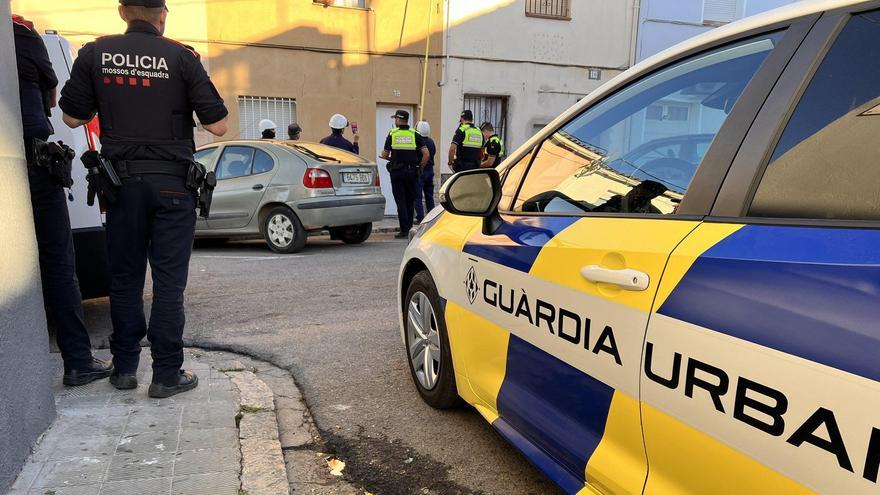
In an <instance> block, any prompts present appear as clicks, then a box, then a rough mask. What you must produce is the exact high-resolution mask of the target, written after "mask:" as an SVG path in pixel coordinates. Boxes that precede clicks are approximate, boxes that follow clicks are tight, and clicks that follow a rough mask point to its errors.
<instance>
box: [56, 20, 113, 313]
mask: <svg viewBox="0 0 880 495" xmlns="http://www.w3.org/2000/svg"><path fill="white" fill-rule="evenodd" d="M43 42H45V43H46V49H47V50H48V51H49V59H50V60H51V61H52V68H53V69H55V75H56V76H57V77H58V89H59V91H60V90H61V88H63V87H64V84H65V83H66V82H67V80H68V79H70V69H71V67H72V66H73V59H74V54H73V51H72V50H71V48H70V43H69V42H68V41H67V40H66V39H64V38H63V37H61V36H59V35H58V34H57V33H55V32H54V31H46V34H44V35H43ZM51 121H52V127H53V128H54V129H55V133H54V134H52V136H51V137H50V138H49V141H63V142H64V144H66V145H68V146H70V147H71V148H73V150H74V151H75V152H76V158H75V159H74V162H73V174H72V175H73V187H72V188H71V190H70V194H71V196H72V197H73V201H70V202H69V203H68V204H67V208H68V210H69V211H70V227H71V228H72V229H73V243H74V246H75V249H76V274H77V277H79V286H80V291H81V292H82V297H83V299H92V298H96V297H104V296H106V295H108V294H109V293H110V268H109V264H108V261H107V243H106V235H105V231H104V215H103V213H102V212H101V211H100V209H99V208H98V202H97V201H96V202H95V205H94V206H89V205H87V204H86V188H87V186H88V184H87V183H86V169H85V167H84V166H83V164H82V162H81V161H80V159H79V157H80V156H82V154H83V152H85V151H86V150H89V149H100V146H101V144H100V142H99V141H98V136H99V129H98V120H97V119H95V120H93V121H92V122H90V123H89V124H88V125H87V126H85V127H78V128H76V129H71V128H69V127H67V125H65V124H64V122H63V121H62V120H61V110H60V109H59V108H58V107H55V108H53V109H52V118H51Z"/></svg>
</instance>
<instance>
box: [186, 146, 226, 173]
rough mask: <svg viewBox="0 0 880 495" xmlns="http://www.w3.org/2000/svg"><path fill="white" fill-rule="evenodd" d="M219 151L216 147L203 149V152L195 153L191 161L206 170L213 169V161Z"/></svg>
mask: <svg viewBox="0 0 880 495" xmlns="http://www.w3.org/2000/svg"><path fill="white" fill-rule="evenodd" d="M218 149H220V148H218V147H216V146H213V147H211V148H205V149H203V150H199V151H196V153H195V155H193V160H195V161H197V162H199V163H201V164H202V165H204V166H205V167H206V168H207V169H208V170H213V169H214V159H215V158H217V150H218Z"/></svg>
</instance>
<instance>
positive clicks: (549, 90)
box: [434, 0, 633, 173]
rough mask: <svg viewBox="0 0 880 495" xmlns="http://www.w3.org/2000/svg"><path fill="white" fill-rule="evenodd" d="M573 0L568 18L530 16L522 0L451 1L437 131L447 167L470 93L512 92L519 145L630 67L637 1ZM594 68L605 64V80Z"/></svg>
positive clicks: (510, 132)
mask: <svg viewBox="0 0 880 495" xmlns="http://www.w3.org/2000/svg"><path fill="white" fill-rule="evenodd" d="M571 4H572V7H571V20H570V21H566V20H551V19H540V18H534V17H527V16H526V15H525V10H524V3H523V2H522V1H515V0H483V1H481V2H472V1H470V0H448V9H449V10H448V20H449V24H450V29H449V43H448V45H447V53H446V54H447V55H448V56H449V57H450V58H449V62H448V67H447V69H448V71H447V74H446V76H445V85H444V86H443V95H442V110H441V113H442V116H443V121H442V123H441V125H440V126H439V132H437V131H435V134H436V135H437V136H438V137H439V139H437V143H438V149H440V150H442V152H438V153H439V154H441V155H442V158H441V160H439V161H440V162H442V164H443V166H442V171H443V172H444V173H449V172H450V170H449V169H448V166H447V163H446V162H447V160H446V155H447V150H448V147H449V143H450V142H451V141H452V135H453V133H454V132H455V129H456V128H457V127H458V115H459V113H460V112H461V109H462V108H463V104H464V99H463V96H464V95H465V94H486V95H497V96H508V97H509V102H508V112H507V145H508V150H509V152H512V151H513V150H514V149H515V148H516V147H518V146H520V145H521V144H522V143H524V142H525V141H526V140H527V139H528V138H529V137H531V136H532V135H533V133H534V127H535V125H536V124H546V123H547V122H549V121H550V120H552V119H553V118H555V117H556V116H557V115H558V114H559V113H561V112H562V111H563V110H565V109H567V108H568V107H570V106H571V105H572V104H574V103H576V102H577V101H578V100H579V99H580V98H581V97H582V96H583V95H585V94H587V93H589V92H590V91H592V90H594V89H596V88H597V87H598V86H599V85H600V84H601V83H602V82H604V81H606V80H608V79H610V78H611V77H613V76H615V75H616V74H618V73H619V72H620V71H621V70H622V69H625V68H627V67H628V64H629V58H630V53H631V38H632V27H633V2H632V1H631V0H617V1H608V0H577V1H571ZM486 59H492V61H489V60H486ZM538 62H541V63H538ZM551 64H552V65H551ZM587 67H601V68H603V70H602V79H601V80H600V81H595V80H590V79H589V78H588V70H587ZM478 124H479V123H478ZM434 129H438V126H437V125H436V124H434Z"/></svg>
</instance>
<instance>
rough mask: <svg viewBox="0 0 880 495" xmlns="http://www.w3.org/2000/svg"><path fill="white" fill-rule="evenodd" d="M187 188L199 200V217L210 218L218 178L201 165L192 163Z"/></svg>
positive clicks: (188, 173)
mask: <svg viewBox="0 0 880 495" xmlns="http://www.w3.org/2000/svg"><path fill="white" fill-rule="evenodd" d="M186 187H187V189H189V190H190V191H192V192H193V194H195V195H196V197H197V198H198V202H199V216H201V217H202V218H208V215H210V214H211V202H212V201H213V200H214V188H215V187H217V176H216V175H215V174H214V172H213V171H208V170H207V169H205V166H204V165H202V164H201V163H199V162H197V161H192V162H190V165H189V170H188V171H187V174H186Z"/></svg>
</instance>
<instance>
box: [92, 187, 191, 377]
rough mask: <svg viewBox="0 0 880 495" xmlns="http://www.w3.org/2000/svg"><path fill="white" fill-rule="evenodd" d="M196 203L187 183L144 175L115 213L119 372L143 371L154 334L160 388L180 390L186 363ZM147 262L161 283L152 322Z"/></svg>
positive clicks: (112, 236)
mask: <svg viewBox="0 0 880 495" xmlns="http://www.w3.org/2000/svg"><path fill="white" fill-rule="evenodd" d="M195 208H196V198H195V195H194V194H193V193H192V192H191V191H189V190H188V189H187V188H186V179H185V178H183V177H175V176H172V175H158V174H143V175H132V176H130V177H128V178H125V179H123V184H122V187H121V188H120V189H119V192H118V196H117V199H116V202H115V203H112V204H110V205H108V209H107V247H108V251H109V256H110V273H111V285H110V314H111V319H112V320H113V335H112V336H111V338H110V350H111V351H112V353H113V364H114V366H115V367H116V373H120V374H135V371H136V370H137V367H138V361H139V357H140V341H141V339H143V337H144V336H145V335H146V337H147V339H148V340H149V341H150V350H151V353H152V356H153V383H159V384H163V385H169V386H170V385H176V384H177V383H178V374H179V370H180V367H181V365H182V364H183V328H184V324H185V321H186V317H185V315H184V308H183V294H184V290H185V289H186V283H187V276H188V272H189V260H190V255H191V253H192V244H193V236H194V235H195V223H196V212H195ZM147 261H149V263H150V271H151V274H152V278H153V304H152V308H151V312H150V321H149V325H147V322H146V318H145V317H144V298H143V294H144V280H145V277H146V270H147Z"/></svg>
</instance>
